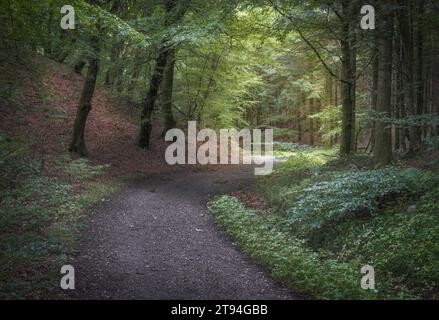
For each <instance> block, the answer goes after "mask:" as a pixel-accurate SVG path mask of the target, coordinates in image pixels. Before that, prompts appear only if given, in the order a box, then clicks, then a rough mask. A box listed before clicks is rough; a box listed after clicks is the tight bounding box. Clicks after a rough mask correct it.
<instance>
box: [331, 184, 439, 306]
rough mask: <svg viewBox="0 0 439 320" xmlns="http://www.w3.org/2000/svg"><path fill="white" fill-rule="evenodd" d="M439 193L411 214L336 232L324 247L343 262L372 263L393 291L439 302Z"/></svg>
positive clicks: (388, 214)
mask: <svg viewBox="0 0 439 320" xmlns="http://www.w3.org/2000/svg"><path fill="white" fill-rule="evenodd" d="M438 192H439V189H438V188H437V187H436V188H434V189H431V190H430V191H429V192H427V193H426V194H425V195H424V196H423V197H422V198H420V200H419V201H418V203H417V204H416V205H415V206H414V205H412V208H414V209H412V210H407V204H405V205H401V206H397V207H396V208H391V209H388V210H386V211H385V212H384V213H383V214H382V215H380V216H378V217H376V218H375V219H373V220H370V221H360V220H352V221H350V222H349V223H346V224H345V225H342V226H340V227H339V228H337V229H336V230H335V234H336V236H335V237H333V238H328V239H327V240H326V243H325V244H324V246H328V247H331V248H332V250H333V251H335V252H336V254H337V258H338V259H340V260H342V261H352V260H368V261H369V263H370V264H372V265H373V266H374V267H375V271H376V272H377V274H380V278H381V280H380V282H382V283H386V284H387V285H388V286H389V287H392V288H396V289H398V290H401V291H407V292H416V293H417V294H418V295H420V296H421V297H423V298H427V299H438V298H439V296H438V283H439V259H438V257H439V246H438V243H439V204H438V202H437V195H438Z"/></svg>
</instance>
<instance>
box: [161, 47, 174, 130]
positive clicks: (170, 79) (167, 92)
mask: <svg viewBox="0 0 439 320" xmlns="http://www.w3.org/2000/svg"><path fill="white" fill-rule="evenodd" d="M175 58H176V57H175V50H174V49H171V50H170V51H169V55H168V61H167V63H166V68H165V74H164V76H163V84H162V99H161V101H162V112H163V117H164V125H165V127H164V130H163V133H162V135H163V136H164V135H165V134H166V132H167V131H168V130H171V129H173V128H175V125H176V121H175V118H174V114H173V112H172V94H173V88H174V69H175Z"/></svg>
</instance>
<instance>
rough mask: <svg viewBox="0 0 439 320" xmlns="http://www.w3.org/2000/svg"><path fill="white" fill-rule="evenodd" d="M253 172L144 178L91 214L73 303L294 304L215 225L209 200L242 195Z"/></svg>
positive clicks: (249, 169)
mask: <svg viewBox="0 0 439 320" xmlns="http://www.w3.org/2000/svg"><path fill="white" fill-rule="evenodd" d="M253 178H254V170H253V168H252V167H250V166H247V167H244V166H239V167H233V166H230V167H227V168H222V169H220V170H215V171H209V170H201V171H198V172H177V173H170V174H161V175H156V176H152V177H148V178H146V179H145V181H142V182H137V183H135V184H133V185H131V186H130V187H128V188H127V189H126V190H124V191H123V192H121V193H119V194H118V195H116V196H115V197H114V198H113V199H112V200H110V201H108V202H106V203H104V204H103V205H102V206H100V207H99V208H97V209H96V210H95V212H94V214H93V215H92V216H91V217H90V218H89V221H88V222H87V226H86V228H85V229H84V230H83V233H82V241H81V246H80V255H79V257H78V258H77V260H76V262H75V265H74V266H75V269H76V282H77V283H76V288H77V290H74V292H73V293H72V296H71V297H72V298H73V299H295V295H294V294H293V293H291V292H290V291H289V290H288V289H286V288H284V287H283V286H282V285H280V284H278V283H276V282H275V281H273V280H272V279H271V277H270V276H269V274H268V272H267V271H266V270H264V269H263V268H262V267H261V266H259V265H258V264H256V263H255V262H254V261H252V260H251V259H250V258H249V257H247V256H246V255H244V254H243V253H242V252H241V251H240V250H239V249H238V248H237V247H236V246H235V245H234V244H233V243H232V242H231V241H230V240H228V239H227V238H226V236H225V235H224V234H223V233H222V232H221V230H219V229H218V227H217V226H216V225H215V223H214V220H213V218H212V217H211V215H210V213H209V212H208V210H207V206H206V205H207V202H208V200H209V199H211V198H212V196H214V195H215V194H221V193H227V192H233V191H237V190H243V189H246V187H247V186H249V185H251V181H252V179H253Z"/></svg>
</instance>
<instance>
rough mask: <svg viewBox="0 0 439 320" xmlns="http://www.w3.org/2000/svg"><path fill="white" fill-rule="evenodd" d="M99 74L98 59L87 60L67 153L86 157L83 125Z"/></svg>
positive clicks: (85, 121)
mask: <svg viewBox="0 0 439 320" xmlns="http://www.w3.org/2000/svg"><path fill="white" fill-rule="evenodd" d="M98 72H99V63H98V58H97V57H94V58H91V59H90V60H89V66H88V71H87V78H86V79H85V84H84V88H83V90H82V95H81V99H80V100H79V105H78V109H77V111H76V119H75V123H74V126H73V138H72V142H71V143H70V147H69V151H70V152H77V153H78V154H79V155H80V156H87V154H88V153H87V148H86V146H85V137H84V136H85V125H86V123H87V117H88V114H89V113H90V110H91V102H92V99H93V94H94V90H95V87H96V79H97V76H98Z"/></svg>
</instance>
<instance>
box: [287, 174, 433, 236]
mask: <svg viewBox="0 0 439 320" xmlns="http://www.w3.org/2000/svg"><path fill="white" fill-rule="evenodd" d="M435 183H437V178H435V176H433V175H431V174H429V173H424V172H422V171H420V170H418V169H413V168H410V169H406V170H400V169H397V168H385V169H379V170H371V171H353V172H349V173H342V174H337V175H335V176H334V177H333V178H332V179H329V180H325V181H319V182H316V183H313V184H310V185H309V186H305V187H304V186H303V185H299V186H298V187H295V188H293V189H292V190H290V192H289V195H290V196H291V197H292V202H294V205H293V206H292V207H291V208H289V209H288V210H287V215H288V217H289V223H290V224H291V225H293V226H295V227H296V228H297V230H299V231H301V233H308V232H312V231H314V230H316V229H320V228H322V226H324V225H325V224H328V223H334V222H337V221H340V220H342V219H344V218H346V217H347V216H349V215H362V214H363V215H372V216H373V215H377V214H378V213H379V212H380V209H381V208H382V206H383V205H384V204H385V203H386V201H388V200H391V199H394V198H396V197H398V196H402V195H404V194H414V193H416V192H420V191H422V190H425V188H429V187H430V186H432V185H434V184H435Z"/></svg>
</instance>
